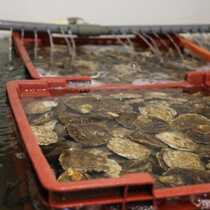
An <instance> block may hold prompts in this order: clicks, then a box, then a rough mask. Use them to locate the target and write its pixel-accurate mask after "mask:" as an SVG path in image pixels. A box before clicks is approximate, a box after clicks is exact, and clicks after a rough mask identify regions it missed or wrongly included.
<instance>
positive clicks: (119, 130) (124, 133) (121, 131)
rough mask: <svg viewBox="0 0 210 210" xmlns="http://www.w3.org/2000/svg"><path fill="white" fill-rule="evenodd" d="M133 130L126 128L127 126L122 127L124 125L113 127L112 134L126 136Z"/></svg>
mask: <svg viewBox="0 0 210 210" xmlns="http://www.w3.org/2000/svg"><path fill="white" fill-rule="evenodd" d="M131 132H132V131H131V130H129V129H126V128H122V127H120V128H119V127H117V128H114V129H112V136H114V137H122V138H123V137H125V136H128V135H129V134H131Z"/></svg>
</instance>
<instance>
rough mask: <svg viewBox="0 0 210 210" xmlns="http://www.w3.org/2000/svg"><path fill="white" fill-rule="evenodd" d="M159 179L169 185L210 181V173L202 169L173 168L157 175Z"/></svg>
mask: <svg viewBox="0 0 210 210" xmlns="http://www.w3.org/2000/svg"><path fill="white" fill-rule="evenodd" d="M159 181H160V182H162V183H164V184H166V185H167V186H170V187H175V186H181V185H192V184H202V183H209V182H210V173H209V172H207V171H203V170H192V169H180V168H174V169H170V170H168V171H167V172H165V173H164V174H163V175H162V176H160V177H159Z"/></svg>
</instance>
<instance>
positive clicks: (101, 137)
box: [67, 123, 111, 146]
mask: <svg viewBox="0 0 210 210" xmlns="http://www.w3.org/2000/svg"><path fill="white" fill-rule="evenodd" d="M67 131H68V134H69V136H71V137H72V138H73V139H74V141H76V142H79V143H80V144H82V145H85V146H99V145H103V144H106V143H107V142H108V141H109V140H110V138H111V135H110V134H109V131H108V129H107V127H106V126H105V125H104V124H100V123H91V124H73V125H68V127H67Z"/></svg>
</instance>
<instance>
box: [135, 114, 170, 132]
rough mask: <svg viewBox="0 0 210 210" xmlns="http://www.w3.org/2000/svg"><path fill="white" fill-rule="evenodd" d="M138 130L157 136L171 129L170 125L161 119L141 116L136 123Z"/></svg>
mask: <svg viewBox="0 0 210 210" xmlns="http://www.w3.org/2000/svg"><path fill="white" fill-rule="evenodd" d="M134 124H135V126H136V128H137V129H139V130H141V131H142V132H144V133H148V134H156V133H158V132H161V131H166V130H168V129H169V124H168V123H167V122H165V121H163V120H161V119H158V118H154V117H148V116H145V115H140V116H138V117H137V119H136V120H135V122H134Z"/></svg>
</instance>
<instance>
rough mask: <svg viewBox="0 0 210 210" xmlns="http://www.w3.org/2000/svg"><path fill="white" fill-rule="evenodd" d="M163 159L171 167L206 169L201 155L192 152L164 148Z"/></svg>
mask: <svg viewBox="0 0 210 210" xmlns="http://www.w3.org/2000/svg"><path fill="white" fill-rule="evenodd" d="M162 159H163V161H164V163H165V164H166V165H167V167H169V168H182V169H197V170H205V168H204V165H203V163H202V162H201V160H200V158H199V156H198V155H197V154H194V153H192V152H185V151H177V150H171V149H164V150H163V152H162Z"/></svg>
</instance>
